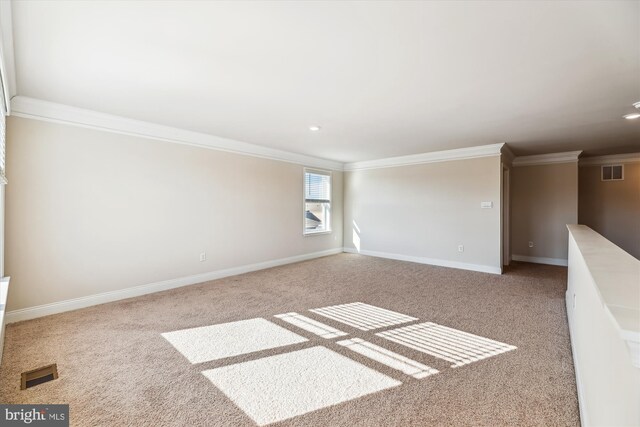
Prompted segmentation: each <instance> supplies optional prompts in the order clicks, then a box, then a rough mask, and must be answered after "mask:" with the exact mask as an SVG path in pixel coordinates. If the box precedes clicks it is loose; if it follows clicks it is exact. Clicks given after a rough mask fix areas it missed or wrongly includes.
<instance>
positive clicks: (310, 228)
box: [304, 169, 331, 234]
mask: <svg viewBox="0 0 640 427" xmlns="http://www.w3.org/2000/svg"><path fill="white" fill-rule="evenodd" d="M329 231H331V172H327V171H318V170H311V169H305V170H304V234H314V233H324V232H329Z"/></svg>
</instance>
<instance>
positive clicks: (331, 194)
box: [302, 168, 333, 237]
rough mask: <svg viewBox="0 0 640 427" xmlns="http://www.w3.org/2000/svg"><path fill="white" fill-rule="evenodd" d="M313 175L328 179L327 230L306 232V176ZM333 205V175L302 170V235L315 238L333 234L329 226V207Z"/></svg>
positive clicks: (306, 169)
mask: <svg viewBox="0 0 640 427" xmlns="http://www.w3.org/2000/svg"><path fill="white" fill-rule="evenodd" d="M307 173H315V174H318V175H327V176H328V177H329V209H327V212H326V213H325V216H326V217H327V218H326V222H327V228H326V229H324V230H320V231H315V230H307V189H306V188H305V182H306V174H307ZM332 205H333V173H332V172H331V171H329V170H323V169H315V168H302V235H303V236H305V237H306V236H317V235H321V234H331V233H333V227H332V225H331V220H332V218H331V207H332Z"/></svg>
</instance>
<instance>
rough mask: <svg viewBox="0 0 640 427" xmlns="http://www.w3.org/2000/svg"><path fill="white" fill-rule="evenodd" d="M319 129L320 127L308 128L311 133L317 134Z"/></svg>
mask: <svg viewBox="0 0 640 427" xmlns="http://www.w3.org/2000/svg"><path fill="white" fill-rule="evenodd" d="M320 129H322V128H321V127H320V126H315V125H314V126H309V130H310V131H311V132H318V131H319V130H320Z"/></svg>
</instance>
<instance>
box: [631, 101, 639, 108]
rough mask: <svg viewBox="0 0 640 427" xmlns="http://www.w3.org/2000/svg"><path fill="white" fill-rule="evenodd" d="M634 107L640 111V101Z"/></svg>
mask: <svg viewBox="0 0 640 427" xmlns="http://www.w3.org/2000/svg"><path fill="white" fill-rule="evenodd" d="M633 106H634V107H636V108H637V109H638V110H640V101H638V102H634V103H633Z"/></svg>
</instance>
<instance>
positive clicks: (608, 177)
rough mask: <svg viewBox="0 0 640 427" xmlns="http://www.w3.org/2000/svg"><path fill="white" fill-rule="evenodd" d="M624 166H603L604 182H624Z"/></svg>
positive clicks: (602, 176) (602, 177)
mask: <svg viewBox="0 0 640 427" xmlns="http://www.w3.org/2000/svg"><path fill="white" fill-rule="evenodd" d="M623 166H624V165H606V166H602V175H601V179H602V181H622V180H623V179H624V167H623Z"/></svg>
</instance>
